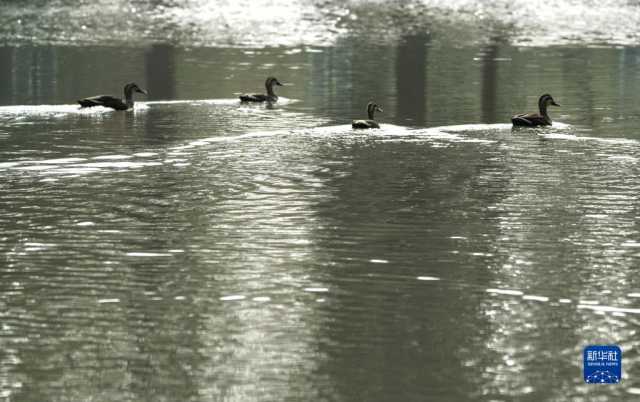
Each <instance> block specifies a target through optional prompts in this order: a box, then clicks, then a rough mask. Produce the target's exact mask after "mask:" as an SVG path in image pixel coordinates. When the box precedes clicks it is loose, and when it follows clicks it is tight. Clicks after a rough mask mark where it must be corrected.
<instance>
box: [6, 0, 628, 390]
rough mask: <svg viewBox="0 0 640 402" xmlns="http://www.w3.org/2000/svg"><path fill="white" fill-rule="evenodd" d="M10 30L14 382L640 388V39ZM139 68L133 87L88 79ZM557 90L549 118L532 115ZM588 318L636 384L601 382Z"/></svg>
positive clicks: (10, 353) (122, 76)
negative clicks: (244, 97) (366, 120)
mask: <svg viewBox="0 0 640 402" xmlns="http://www.w3.org/2000/svg"><path fill="white" fill-rule="evenodd" d="M160 3H162V2H160ZM381 7H382V6H381ZM62 10H65V9H64V8H63V9H62ZM107 11H109V10H107ZM116 11H117V10H116ZM116 11H114V13H116V14H117V12H116ZM69 12H70V11H69ZM302 12H305V10H304V9H303V10H302V11H301V13H302ZM7 15H9V17H11V16H12V15H11V14H10V13H9V12H5V13H4V14H3V16H4V18H5V19H7V18H9V17H7ZM54 15H57V14H55V13H54ZM65 15H66V14H65ZM67 17H68V18H73V16H67ZM11 18H14V17H11ZM238 18H239V17H238ZM323 18H325V19H324V20H322V21H325V20H326V19H327V18H329V17H323ZM9 19H10V18H9ZM303 20H304V18H303ZM4 22H5V26H9V27H12V25H11V24H9V25H6V21H4ZM50 22H51V26H49V29H50V31H52V32H57V31H56V27H57V25H55V23H54V21H53V20H51V21H50ZM594 23H597V21H596V22H594ZM21 24H23V25H28V24H26V23H21ZM37 25H38V27H42V26H43V24H42V21H40V20H38V24H37ZM44 26H45V27H47V25H46V24H45V25H44ZM436 28H437V27H436ZM24 29H27V28H24ZM180 29H182V28H180ZM309 29H310V30H311V28H309ZM363 29H364V28H363ZM367 29H370V30H371V31H372V32H377V31H376V28H375V27H373V28H367ZM7 30H10V29H9V28H5V33H6V32H7ZM468 30H469V31H473V27H469V28H468ZM523 31H524V32H527V31H526V29H523ZM11 32H12V35H13V36H11V35H9V34H5V35H4V36H1V35H0V37H2V38H3V40H4V41H5V42H6V44H5V45H3V46H2V47H0V205H1V207H0V227H1V228H2V232H1V233H0V253H1V254H0V398H2V400H7V401H34V402H35V401H43V400H49V401H63V400H96V401H106V400H111V401H147V400H148V401H283V400H287V401H289V400H290V401H298V400H300V401H302V400H305V401H307V400H314V401H321V400H327V401H392V400H393V401H395V400H397V401H423V400H437V401H466V400H476V401H508V400H523V401H542V400H553V401H566V400H575V401H584V400H597V401H606V400H616V401H618V400H630V401H631V400H637V398H638V394H640V380H638V378H637V375H638V373H639V370H640V368H639V367H638V364H639V356H638V353H637V347H638V342H639V341H638V337H637V329H638V325H639V318H640V277H639V276H638V274H637V270H638V266H639V265H640V233H639V231H640V227H639V226H638V223H637V221H638V219H639V214H640V212H639V211H638V207H639V201H638V190H639V189H640V173H639V172H638V160H639V158H640V132H639V131H638V127H639V122H640V91H639V89H640V84H639V83H640V79H639V78H640V77H639V74H640V73H639V72H640V49H638V48H635V47H633V46H630V45H629V44H625V46H617V47H616V46H598V47H592V46H587V44H576V43H565V44H563V45H562V46H551V47H549V46H547V47H533V46H527V47H522V46H520V45H521V44H520V43H519V42H518V43H514V42H513V41H512V40H511V39H510V38H512V36H508V35H507V36H505V37H501V36H499V35H497V36H495V35H494V36H492V37H491V38H489V39H488V40H486V41H484V43H478V42H476V41H468V42H467V43H460V42H459V41H456V40H455V39H454V38H449V37H447V36H446V35H440V36H439V34H438V31H437V29H435V33H430V34H424V33H419V32H418V33H416V32H410V33H406V32H405V33H404V34H401V35H397V36H394V37H393V38H392V40H388V41H382V43H380V42H378V41H372V40H371V38H370V37H368V36H367V35H363V34H361V33H360V32H359V31H357V30H354V33H353V34H352V35H346V36H340V35H337V34H336V37H335V38H334V37H332V38H327V37H325V36H322V35H321V33H317V35H315V36H313V37H312V38H311V39H305V40H304V41H302V42H304V43H298V44H291V43H289V42H287V41H284V42H286V43H280V42H278V41H276V42H275V43H272V44H271V45H278V46H269V44H263V43H258V44H254V46H252V47H246V46H243V47H237V46H222V45H219V44H217V46H215V47H201V46H197V45H198V43H192V45H193V46H186V45H185V44H184V43H182V42H181V41H183V40H189V38H188V35H187V39H180V40H178V43H174V44H171V45H163V44H157V43H156V44H147V43H144V44H141V45H139V46H101V45H98V44H96V43H82V44H81V46H75V45H74V46H72V44H73V42H72V41H71V40H70V39H69V38H68V37H67V36H65V35H64V34H59V35H57V36H55V38H53V39H51V38H49V39H50V40H49V42H51V43H35V44H34V43H31V44H25V43H22V42H21V40H22V39H21V38H22V37H20V36H19V35H18V36H16V35H17V34H15V32H14V31H11ZM20 32H22V31H20ZM163 32H164V31H163ZM180 32H184V29H183V30H182V31H180ZM269 32H270V31H269ZM269 32H262V34H263V36H259V35H256V37H260V38H263V37H265V36H266V37H268V34H269ZM520 32H521V31H520ZM30 33H31V34H33V35H36V37H37V34H38V32H31V31H30ZM232 33H233V32H232ZM149 35H151V36H153V31H152V33H151V34H149ZM185 35H186V34H185ZM214 36H215V35H214ZM230 36H233V35H231V34H230ZM569 36H570V35H569ZM16 37H17V39H16ZM515 37H517V38H519V39H518V40H520V39H521V38H520V37H518V36H517V35H516V36H515ZM286 38H287V37H286V36H285V39H286ZM318 38H320V39H318ZM89 39H91V37H90V38H89ZM93 39H95V38H93ZM146 39H147V38H145V40H146ZM65 41H66V42H68V43H66V42H65ZM88 41H89V42H92V41H91V40H88ZM321 41H327V44H326V45H325V46H323V45H322V44H321V43H318V42H321ZM60 42H62V43H60ZM142 42H145V41H142ZM516 42H517V41H516ZM258 45H260V46H258ZM529 45H530V44H529ZM267 75H275V76H276V77H278V78H279V79H280V80H281V81H282V82H285V83H287V85H286V86H285V87H279V88H277V89H278V92H279V94H280V95H281V96H282V97H283V98H282V99H281V100H280V102H278V103H277V104H276V105H274V106H273V107H272V108H268V107H265V106H260V105H258V106H256V105H241V104H240V103H239V102H238V101H236V98H235V96H236V95H237V93H239V92H245V91H255V90H260V89H261V88H262V86H263V82H264V78H265V77H266V76H267ZM129 81H136V82H137V83H138V84H140V86H141V87H143V88H146V89H148V90H149V92H150V95H149V97H146V98H145V97H143V96H140V97H137V100H140V102H138V103H136V106H135V110H134V111H132V112H126V113H116V112H112V111H108V110H106V109H91V110H82V111H80V110H79V109H78V108H77V106H75V105H73V102H74V100H75V99H78V98H80V97H83V96H88V95H93V94H96V93H114V94H117V95H120V92H121V87H122V85H123V84H124V83H126V82H129ZM544 92H549V93H551V94H552V95H553V96H554V98H555V99H556V101H557V102H558V103H560V104H561V105H562V107H561V108H557V109H552V110H551V116H552V118H554V120H555V121H556V123H557V124H555V125H554V126H553V127H552V128H547V129H542V130H517V131H512V129H511V126H510V125H509V124H507V123H508V122H509V117H510V116H511V115H512V114H514V113H516V112H525V111H534V110H535V107H536V101H537V97H538V96H539V95H540V94H541V93H544ZM370 99H375V100H376V101H378V102H379V103H381V104H382V105H383V107H384V113H381V114H379V116H378V120H379V121H380V123H381V125H382V129H381V130H377V131H371V132H353V131H352V130H351V128H350V127H349V123H350V121H351V119H353V118H363V117H365V116H364V114H365V111H364V110H365V105H366V102H367V101H368V100H370ZM593 343H603V344H618V345H620V347H621V348H622V350H623V352H624V359H623V370H624V374H623V382H622V383H621V384H619V385H611V386H595V387H594V386H589V385H586V384H584V382H583V379H582V350H583V348H584V346H586V345H588V344H593Z"/></svg>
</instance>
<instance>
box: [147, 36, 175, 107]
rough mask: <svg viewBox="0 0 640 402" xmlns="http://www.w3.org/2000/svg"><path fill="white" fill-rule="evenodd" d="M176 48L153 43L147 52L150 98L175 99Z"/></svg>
mask: <svg viewBox="0 0 640 402" xmlns="http://www.w3.org/2000/svg"><path fill="white" fill-rule="evenodd" d="M173 53H174V48H173V47H172V46H169V45H153V46H151V47H150V48H149V50H148V51H147V52H146V54H145V66H146V74H147V88H148V91H149V98H148V99H175V97H176V80H175V63H174V54H173Z"/></svg>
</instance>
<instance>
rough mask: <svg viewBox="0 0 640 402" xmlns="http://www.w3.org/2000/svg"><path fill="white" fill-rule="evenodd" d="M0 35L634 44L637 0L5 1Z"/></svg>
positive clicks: (119, 40) (61, 39) (272, 42)
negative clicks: (420, 35) (422, 35)
mask: <svg viewBox="0 0 640 402" xmlns="http://www.w3.org/2000/svg"><path fill="white" fill-rule="evenodd" d="M0 23H1V25H2V26H3V29H2V30H0V40H1V41H4V42H10V43H17V44H21V43H29V44H32V43H39V44H58V45H74V46H77V45H88V44H92V45H95V44H100V45H104V44H105V43H108V44H110V45H114V44H119V45H131V43H132V42H133V43H141V42H146V43H173V44H176V45H182V46H249V47H262V46H298V45H320V46H327V45H333V44H335V43H336V42H337V41H339V40H341V39H345V38H352V37H361V38H366V39H367V40H369V41H371V42H372V43H375V42H388V41H392V40H395V39H397V38H398V37H401V36H403V35H407V34H409V35H412V34H415V33H417V32H429V33H431V34H433V36H434V37H436V38H439V39H446V40H445V41H443V43H451V42H454V43H456V44H460V43H469V42H473V43H487V42H490V41H492V40H494V39H495V38H496V37H506V40H507V41H509V42H511V43H513V44H518V45H525V46H532V45H533V46H543V45H559V44H565V45H566V44H576V43H579V44H585V43H587V44H612V43H613V44H624V45H632V46H633V45H636V44H637V43H638V32H637V26H638V24H639V23H640V6H639V5H638V4H637V3H636V2H621V1H619V0H598V1H596V0H582V1H575V0H561V1H554V2H550V1H545V0H515V1H514V0H498V1H491V2H484V1H476V0H408V1H395V2H377V1H365V0H348V1H335V0H313V1H304V0H235V1H209V0H182V1H175V0H134V1H124V0H115V1H113V0H91V1H88V0H81V1H70V0H55V1H50V2H47V7H46V9H43V4H42V2H40V1H28V2H11V1H7V2H5V3H4V4H3V11H2V12H1V13H0Z"/></svg>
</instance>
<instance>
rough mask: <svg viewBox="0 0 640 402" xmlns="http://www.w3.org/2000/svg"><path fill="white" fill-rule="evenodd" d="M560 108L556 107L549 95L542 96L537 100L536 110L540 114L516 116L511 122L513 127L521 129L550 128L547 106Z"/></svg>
mask: <svg viewBox="0 0 640 402" xmlns="http://www.w3.org/2000/svg"><path fill="white" fill-rule="evenodd" d="M549 105H552V106H560V105H558V104H557V103H556V102H555V101H554V100H553V98H552V97H551V95H549V94H544V95H542V96H541V97H540V99H539V100H538V108H539V109H540V113H539V114H538V113H528V114H526V113H525V114H518V115H515V116H513V117H512V118H511V122H512V123H513V125H514V126H521V127H537V126H550V125H551V118H550V117H549V115H548V114H547V106H549Z"/></svg>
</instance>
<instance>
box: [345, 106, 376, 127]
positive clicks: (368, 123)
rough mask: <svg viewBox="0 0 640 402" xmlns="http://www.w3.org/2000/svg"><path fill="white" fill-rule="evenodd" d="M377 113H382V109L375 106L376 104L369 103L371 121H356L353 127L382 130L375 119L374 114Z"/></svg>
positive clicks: (368, 111)
mask: <svg viewBox="0 0 640 402" xmlns="http://www.w3.org/2000/svg"><path fill="white" fill-rule="evenodd" d="M375 112H380V113H382V108H381V107H380V106H379V105H377V104H375V103H374V102H369V103H368V104H367V115H368V116H369V120H354V121H352V122H351V127H353V128H380V125H379V124H378V122H377V121H375V120H374V119H373V114H374V113H375Z"/></svg>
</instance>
